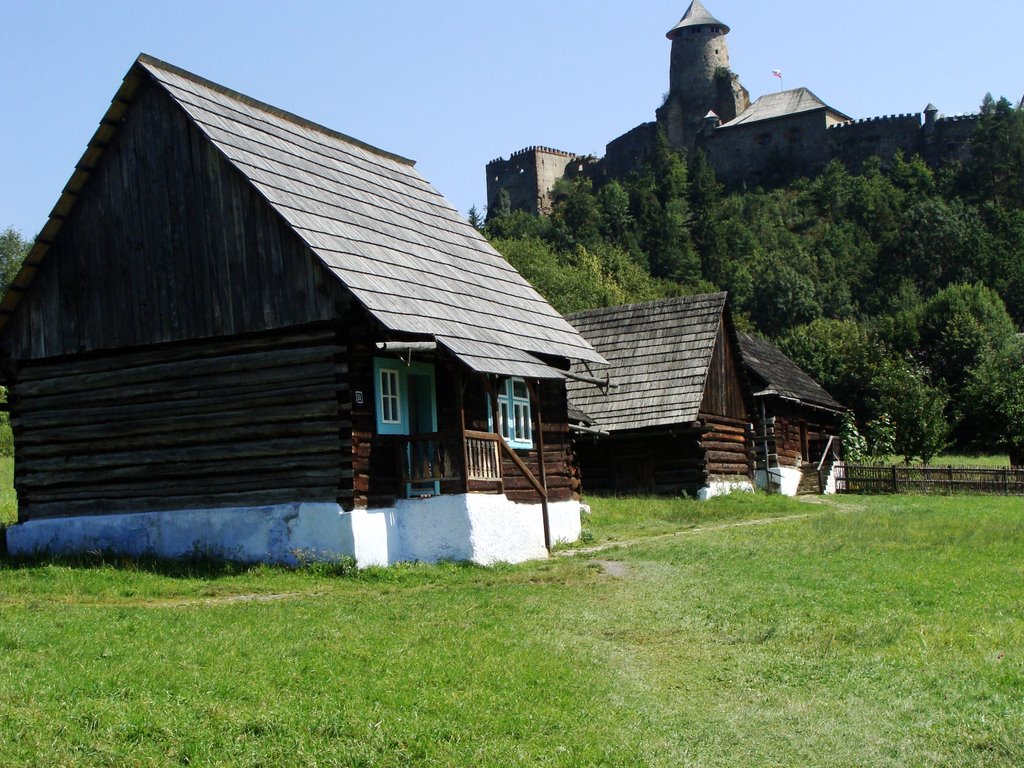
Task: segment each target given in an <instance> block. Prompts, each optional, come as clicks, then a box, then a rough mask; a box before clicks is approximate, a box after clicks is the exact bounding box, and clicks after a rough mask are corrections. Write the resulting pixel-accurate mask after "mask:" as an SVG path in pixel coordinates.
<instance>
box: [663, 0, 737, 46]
mask: <svg viewBox="0 0 1024 768" xmlns="http://www.w3.org/2000/svg"><path fill="white" fill-rule="evenodd" d="M688 27H721V28H722V31H723V32H724V33H725V34H729V25H728V24H723V23H722V22H720V21H719V20H718V19H716V18H715V17H714V16H712V15H711V14H710V13H708V9H707V8H705V7H704V4H703V3H701V1H700V0H693V2H692V3H690V7H689V8H687V9H686V13H684V14H683V18H681V19H680V20H679V23H678V24H676V25H675V26H674V27H672V29H670V30H669V31H668V34H667V35H666V37H667V38H668V39H669V40H675V39H676V38H677V37H678V36H679V35H680V33H681V32H682V31H683V30H684V29H686V28H688Z"/></svg>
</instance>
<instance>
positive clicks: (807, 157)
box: [703, 109, 831, 187]
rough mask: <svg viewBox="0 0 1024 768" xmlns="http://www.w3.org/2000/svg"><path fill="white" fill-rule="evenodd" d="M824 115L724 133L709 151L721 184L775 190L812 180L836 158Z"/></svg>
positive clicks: (724, 130) (708, 146) (783, 119)
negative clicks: (798, 180) (800, 180)
mask: <svg viewBox="0 0 1024 768" xmlns="http://www.w3.org/2000/svg"><path fill="white" fill-rule="evenodd" d="M824 112H825V110H823V109H819V110H814V111H810V112H801V113H798V114H795V115H790V116H787V117H781V118H778V119H775V120H764V121H761V122H757V123H747V124H743V125H737V126H733V127H730V128H719V129H718V130H716V131H715V132H714V134H712V135H711V136H710V137H709V138H708V140H707V141H706V142H705V143H704V145H703V148H704V151H705V152H706V153H707V156H708V160H709V162H710V163H711V165H712V167H713V168H714V169H715V173H716V175H717V176H718V179H719V180H720V181H721V182H723V183H724V184H725V185H726V186H729V187H736V186H739V185H742V184H749V185H751V186H759V185H771V184H778V183H782V182H785V181H788V180H790V179H796V178H799V177H801V176H807V175H810V174H813V173H815V172H816V171H818V170H820V169H821V168H823V167H824V166H825V165H826V164H827V163H828V161H829V158H830V156H831V155H830V152H829V148H828V146H827V144H826V142H825V115H824Z"/></svg>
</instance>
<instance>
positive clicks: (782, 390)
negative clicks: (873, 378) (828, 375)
mask: <svg viewBox="0 0 1024 768" xmlns="http://www.w3.org/2000/svg"><path fill="white" fill-rule="evenodd" d="M738 336H739V342H740V352H741V354H742V355H743V365H744V366H745V367H746V369H747V372H748V373H749V374H750V376H751V378H752V380H753V384H754V396H755V397H758V396H767V395H777V396H778V397H782V398H785V399H787V400H796V401H798V402H800V403H804V404H806V405H812V406H815V407H817V408H823V409H825V410H827V411H834V412H836V413H841V412H843V411H845V410H846V408H844V407H843V406H842V405H841V404H839V403H838V402H836V400H835V398H833V397H832V395H830V394H829V393H828V392H826V391H825V389H824V387H822V386H821V385H820V384H818V382H816V381H815V380H814V379H812V378H811V377H810V376H808V375H807V373H806V372H805V371H804V370H803V369H802V368H800V366H798V365H797V364H796V363H794V362H793V361H792V360H790V359H789V358H788V357H786V355H784V354H783V353H782V351H781V350H780V349H779V348H778V347H776V346H775V345H774V344H772V343H771V342H770V341H768V340H767V339H762V338H760V337H759V336H754V335H752V334H749V333H740V334H738Z"/></svg>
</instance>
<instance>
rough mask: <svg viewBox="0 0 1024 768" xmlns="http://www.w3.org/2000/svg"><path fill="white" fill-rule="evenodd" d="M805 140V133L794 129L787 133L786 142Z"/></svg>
mask: <svg viewBox="0 0 1024 768" xmlns="http://www.w3.org/2000/svg"><path fill="white" fill-rule="evenodd" d="M802 138H803V131H801V130H800V129H799V128H796V127H793V128H790V129H789V130H788V131H786V141H800V139H802Z"/></svg>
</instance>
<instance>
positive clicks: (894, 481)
mask: <svg viewBox="0 0 1024 768" xmlns="http://www.w3.org/2000/svg"><path fill="white" fill-rule="evenodd" d="M892 492H893V493H899V492H900V486H899V482H898V480H897V479H896V465H895V464H893V465H892Z"/></svg>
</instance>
